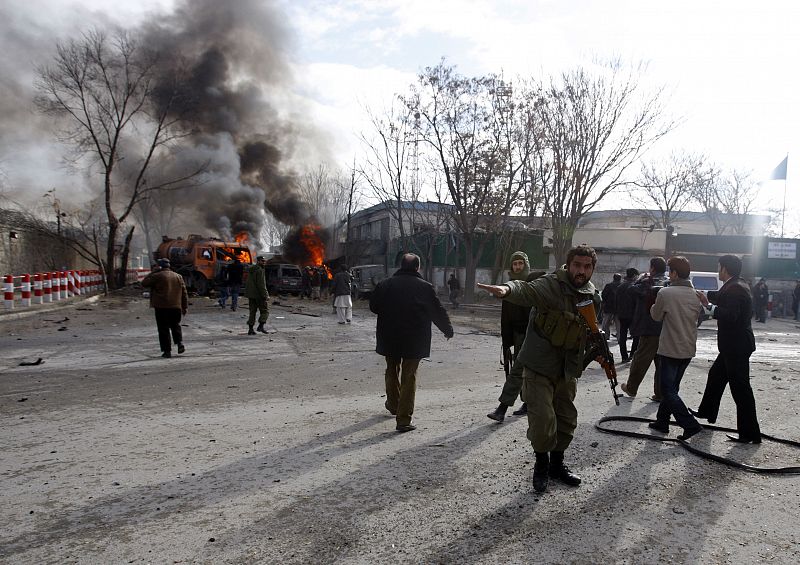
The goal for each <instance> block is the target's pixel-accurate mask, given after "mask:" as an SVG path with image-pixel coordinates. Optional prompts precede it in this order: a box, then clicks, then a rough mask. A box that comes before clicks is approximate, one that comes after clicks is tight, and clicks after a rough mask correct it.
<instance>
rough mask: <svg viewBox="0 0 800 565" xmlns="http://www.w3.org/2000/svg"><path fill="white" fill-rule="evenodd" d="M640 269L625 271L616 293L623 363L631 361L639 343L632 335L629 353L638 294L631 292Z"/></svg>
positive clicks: (619, 340) (631, 268) (618, 333)
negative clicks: (630, 332) (629, 341)
mask: <svg viewBox="0 0 800 565" xmlns="http://www.w3.org/2000/svg"><path fill="white" fill-rule="evenodd" d="M638 276H639V271H638V270H637V269H634V268H633V267H630V268H629V269H628V270H626V271H625V280H624V281H622V282H621V283H620V285H619V286H618V287H617V292H616V295H615V298H616V303H617V319H618V320H619V331H617V342H618V343H619V355H620V359H622V362H623V363H627V362H628V361H630V358H631V357H633V354H634V353H636V346H637V345H639V338H638V337H633V336H631V337H632V338H633V339H632V343H631V351H630V354H629V353H628V343H627V342H628V330H629V329H630V327H631V323H632V322H633V313H634V311H635V310H636V296H635V295H634V294H633V293H632V292H630V288H631V285H632V284H633V283H634V282H636V277H638Z"/></svg>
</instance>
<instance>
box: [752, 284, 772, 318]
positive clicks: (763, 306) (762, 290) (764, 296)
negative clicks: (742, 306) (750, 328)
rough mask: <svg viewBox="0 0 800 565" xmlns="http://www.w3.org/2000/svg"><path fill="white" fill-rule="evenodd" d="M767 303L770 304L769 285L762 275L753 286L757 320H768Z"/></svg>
mask: <svg viewBox="0 0 800 565" xmlns="http://www.w3.org/2000/svg"><path fill="white" fill-rule="evenodd" d="M767 304H769V287H768V286H767V281H766V280H765V279H764V278H763V277H762V278H761V279H760V280H759V281H758V282H757V283H756V286H754V287H753V309H754V310H755V311H756V322H761V323H762V324H765V323H766V322H767Z"/></svg>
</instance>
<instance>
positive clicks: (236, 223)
mask: <svg viewBox="0 0 800 565" xmlns="http://www.w3.org/2000/svg"><path fill="white" fill-rule="evenodd" d="M279 20H280V18H279V14H278V13H277V12H276V11H275V10H274V9H273V8H272V6H271V5H270V3H269V2H264V1H263V0H237V1H236V2H219V0H184V1H182V2H180V3H179V4H178V6H177V7H176V8H175V11H174V13H173V14H172V15H171V16H169V17H167V18H163V17H160V18H158V20H157V21H153V22H150V23H148V24H146V25H145V26H144V27H143V30H142V34H143V38H144V39H143V42H144V44H145V45H147V46H148V47H150V48H153V49H155V50H156V51H157V52H158V53H160V54H161V55H162V63H161V67H160V74H159V76H160V79H159V83H158V86H157V101H158V104H159V105H160V106H161V108H163V109H166V110H168V111H169V113H170V115H171V116H172V117H173V119H174V120H176V121H177V122H178V123H179V124H180V125H181V126H182V127H183V128H184V129H186V130H187V131H190V132H191V135H190V136H189V137H188V138H184V140H183V142H182V144H183V145H184V146H185V147H183V149H182V150H179V151H178V152H177V153H178V154H179V155H180V154H181V153H183V154H184V155H185V158H186V159H198V161H195V162H204V163H207V170H206V173H205V175H204V178H203V183H202V185H201V186H200V187H199V188H195V189H193V191H194V192H195V193H193V194H192V196H191V197H190V198H189V199H187V206H190V205H192V204H194V205H195V206H197V211H198V212H199V216H200V217H202V219H203V221H204V223H205V225H206V227H207V228H211V229H216V230H219V231H223V232H224V231H226V230H228V229H230V231H231V232H232V233H236V232H238V231H242V230H245V231H248V232H249V233H250V234H251V235H253V236H255V237H258V236H259V232H260V230H261V226H262V224H263V220H264V213H265V212H264V210H265V209H266V210H267V211H269V213H271V214H272V215H273V216H274V217H275V218H276V219H277V220H279V221H281V222H282V223H284V224H287V225H291V226H297V225H301V224H304V223H306V222H307V221H308V219H309V218H308V215H309V214H308V212H307V206H306V205H305V203H304V202H303V201H302V200H301V198H300V197H299V195H298V193H297V186H296V179H295V177H294V176H293V175H292V174H291V173H289V172H287V171H286V170H285V169H286V167H285V164H284V160H285V155H284V152H283V151H282V149H285V148H291V147H294V146H295V145H296V137H297V132H298V131H299V130H302V129H304V128H303V127H299V126H298V125H297V124H293V123H289V122H288V121H287V120H286V119H285V118H282V117H281V116H282V114H285V112H283V113H282V112H281V108H279V107H277V106H276V105H275V104H273V103H271V101H270V100H271V98H272V97H273V96H274V97H276V98H281V96H280V95H281V94H285V93H286V92H288V91H289V88H290V86H291V75H290V72H289V69H288V65H287V62H286V53H285V52H284V48H285V46H286V45H287V44H288V37H287V32H286V30H285V29H283V28H282V27H281V26H280V25H279V24H278V21H279ZM165 55H166V57H164V56H165ZM164 59H166V60H164ZM234 155H235V157H234ZM232 158H234V159H236V162H235V163H231V159H232ZM237 171H238V174H235V173H236V172H237ZM232 173H233V174H232Z"/></svg>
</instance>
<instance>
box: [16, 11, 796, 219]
mask: <svg viewBox="0 0 800 565" xmlns="http://www.w3.org/2000/svg"><path fill="white" fill-rule="evenodd" d="M236 1H237V0H230V2H231V3H232V4H235V2H236ZM270 3H271V4H273V5H274V7H275V8H276V9H277V12H278V13H279V14H281V20H282V24H283V26H284V27H285V28H286V30H287V37H288V39H287V43H286V45H285V51H286V52H285V56H286V60H287V63H288V64H289V66H290V68H291V69H292V71H293V75H294V84H293V86H292V90H293V93H292V94H293V98H290V100H292V101H293V102H292V103H295V104H297V105H299V106H302V112H303V113H304V115H305V116H306V118H307V119H308V120H310V121H313V122H314V124H315V126H316V127H317V128H318V130H319V131H320V132H324V137H325V139H326V144H327V145H328V147H327V150H326V152H327V158H328V159H330V160H333V161H335V162H336V163H339V164H341V166H343V167H347V166H349V164H350V163H352V161H353V158H354V157H355V156H356V155H357V154H358V153H359V151H360V149H359V145H358V136H359V133H360V132H361V131H364V130H366V128H367V125H366V121H365V116H364V111H363V109H364V107H365V106H369V107H373V108H380V107H382V106H385V105H386V104H387V103H388V100H390V99H391V96H392V94H393V93H397V92H402V91H404V90H405V89H406V87H407V86H408V85H409V84H410V83H411V82H412V81H413V80H414V77H415V75H416V73H417V72H419V71H420V70H421V69H423V68H424V67H426V66H433V65H435V64H436V63H437V62H438V61H439V60H440V59H441V58H442V57H446V59H447V61H448V62H449V63H451V64H454V65H456V66H457V67H458V70H459V71H460V72H462V73H464V74H467V75H478V74H483V73H489V72H501V71H502V72H503V74H504V75H506V76H509V77H513V76H515V75H522V76H535V77H542V76H546V75H548V74H552V73H557V72H559V71H561V70H566V69H569V68H572V67H574V66H576V65H589V66H590V65H591V64H592V62H593V61H594V60H596V59H597V58H610V57H621V58H622V59H623V60H626V61H631V62H639V61H643V62H645V63H647V65H648V67H647V75H646V77H647V80H648V81H649V82H650V83H651V84H652V86H654V87H656V86H659V85H663V86H664V87H665V88H666V90H667V92H668V95H669V99H668V110H669V112H670V114H671V115H673V116H674V117H675V118H677V119H679V120H680V121H681V126H680V127H679V128H678V129H677V130H676V131H674V132H673V133H671V134H670V135H669V136H667V137H665V138H664V139H663V140H662V141H661V142H660V143H659V146H658V147H657V151H659V152H668V151H670V150H673V149H680V150H688V151H693V152H703V153H706V154H707V155H708V156H709V157H710V158H711V159H713V160H714V161H716V162H717V163H719V164H720V165H722V166H725V167H736V168H738V169H742V170H750V171H752V173H753V178H754V179H757V180H760V179H764V180H766V179H768V177H769V174H770V172H771V171H772V169H773V168H774V167H775V166H777V165H778V163H779V162H780V161H781V160H782V159H783V158H784V157H785V156H786V155H787V154H788V155H789V168H788V177H789V178H788V183H787V185H786V186H787V188H788V206H787V209H788V210H789V211H788V212H787V222H788V223H791V224H792V225H793V226H794V225H795V224H797V225H796V226H795V227H793V228H791V229H787V232H791V231H794V232H795V234H796V233H797V232H800V213H798V212H797V211H798V210H800V178H799V177H800V134H798V132H800V104H798V102H797V98H798V97H797V93H798V92H799V91H800V73H799V72H798V66H797V61H798V55H800V2H796V1H795V0H774V1H770V0H765V1H764V2H760V3H755V2H752V1H740V0H725V1H714V0H710V1H703V2H697V1H684V0H672V1H671V2H643V1H641V0H604V1H603V2H596V1H591V0H524V1H523V0H519V1H518V0H491V1H490V0H486V1H484V0H474V1H466V0H462V1H457V0H327V1H326V0H274V1H272V2H270ZM3 5H4V7H3V8H0V11H2V13H0V16H1V17H3V19H4V20H5V21H6V24H5V25H4V26H3V27H2V29H1V30H0V33H2V35H0V45H2V47H3V52H4V53H9V54H11V57H10V58H11V59H12V61H11V62H9V60H8V59H9V58H6V62H5V63H0V72H1V73H2V75H0V76H5V77H8V76H9V72H11V74H12V76H13V80H14V81H16V84H17V86H16V88H13V87H10V86H9V85H8V81H9V79H7V78H4V79H1V80H3V85H2V90H0V95H2V97H3V99H5V100H6V102H4V103H3V104H2V105H0V111H2V114H0V121H2V122H6V121H7V120H8V119H11V118H10V116H11V114H14V116H13V119H15V120H16V121H17V123H20V122H22V123H26V124H27V123H31V124H32V126H31V128H30V129H31V132H30V134H29V135H28V134H26V132H25V128H16V129H15V130H14V131H15V132H17V133H16V134H15V135H13V136H10V135H8V134H6V135H5V136H4V137H3V134H0V167H1V168H2V169H3V171H4V174H5V184H6V186H7V187H8V186H15V185H16V186H21V185H25V186H30V187H38V186H41V185H45V186H49V185H50V184H52V185H55V184H56V183H59V186H65V187H69V186H73V187H79V186H82V182H81V179H80V175H78V176H77V177H76V175H74V174H73V175H72V178H71V179H65V178H64V176H65V175H66V171H65V170H64V169H63V168H60V167H58V166H57V165H54V164H50V163H53V161H54V160H53V159H52V155H53V152H54V151H57V150H56V149H54V148H53V147H52V146H51V145H50V144H49V143H48V142H47V141H46V140H47V135H46V131H45V130H46V128H44V129H43V128H40V127H38V126H41V125H42V124H41V123H39V121H40V120H41V118H40V117H36V116H35V115H33V114H32V112H31V111H27V113H26V112H25V111H23V110H22V109H20V108H24V104H23V103H22V102H20V103H19V104H17V107H18V108H17V109H16V110H9V97H11V98H12V99H13V97H18V98H19V99H20V100H23V99H24V96H25V95H26V94H27V93H28V92H29V89H28V90H26V88H25V85H26V81H27V84H28V85H30V83H31V82H32V76H33V73H32V68H33V64H34V60H35V59H36V58H40V57H44V56H46V55H47V52H48V51H47V50H48V49H50V50H52V45H53V42H54V40H55V39H56V38H65V37H70V36H74V35H75V34H77V33H79V32H80V31H81V30H82V29H85V27H86V25H87V24H88V23H90V22H97V21H104V20H109V21H115V22H122V23H124V24H125V25H130V24H131V23H133V22H137V21H140V20H143V19H145V18H148V17H154V16H153V14H154V13H157V12H158V11H159V10H165V9H166V10H168V9H170V7H171V6H172V5H173V0H137V1H136V2H130V1H127V0H26V1H22V0H5V1H4V3H3ZM9 22H11V23H10V24H9ZM26 65H27V68H28V72H27V73H26V72H25V70H24V69H25V67H26ZM3 66H5V68H3ZM9 67H10V68H9ZM20 116H21V117H20ZM44 125H46V124H44ZM33 126H36V127H33ZM34 130H35V131H34ZM67 190H69V189H67ZM75 190H79V189H78V188H76V189H75ZM783 191H784V183H783V182H781V181H772V182H765V183H764V184H763V185H762V195H761V196H762V197H761V198H760V199H759V202H760V204H761V208H762V209H767V208H769V207H773V208H775V207H780V206H781V205H782V200H783ZM42 192H43V191H42ZM626 204H627V205H628V206H629V205H630V203H629V202H628V203H626V202H624V201H623V200H619V199H618V200H616V201H609V202H607V203H606V205H605V206H604V207H609V206H612V207H613V206H619V207H622V206H623V205H626ZM793 235H794V234H793Z"/></svg>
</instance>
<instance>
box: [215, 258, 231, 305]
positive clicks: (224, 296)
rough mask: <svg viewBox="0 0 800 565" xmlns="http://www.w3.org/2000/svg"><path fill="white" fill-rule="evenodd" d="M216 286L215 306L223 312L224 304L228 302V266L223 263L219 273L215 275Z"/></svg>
mask: <svg viewBox="0 0 800 565" xmlns="http://www.w3.org/2000/svg"><path fill="white" fill-rule="evenodd" d="M215 282H216V285H217V292H219V299H218V300H217V304H219V307H220V308H222V309H223V310H224V309H225V303H226V302H227V301H228V295H229V292H228V291H229V289H228V264H227V263H223V264H222V265H221V266H220V268H219V272H218V273H217V279H216V281H215Z"/></svg>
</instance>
